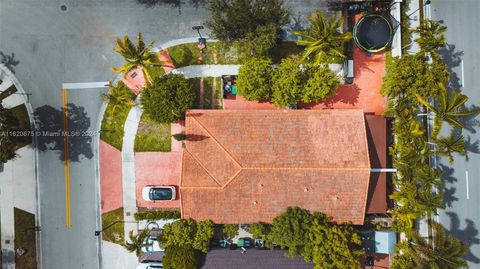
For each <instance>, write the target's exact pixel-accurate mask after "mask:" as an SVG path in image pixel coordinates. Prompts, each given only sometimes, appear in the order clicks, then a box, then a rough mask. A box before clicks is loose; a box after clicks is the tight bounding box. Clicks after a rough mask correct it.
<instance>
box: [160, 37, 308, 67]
mask: <svg viewBox="0 0 480 269" xmlns="http://www.w3.org/2000/svg"><path fill="white" fill-rule="evenodd" d="M303 49H304V47H302V46H298V45H297V44H296V43H295V42H292V41H288V42H282V43H280V44H278V45H277V46H275V47H274V48H273V49H271V52H270V57H271V58H272V61H273V63H275V64H277V63H280V61H281V59H283V58H287V57H289V56H291V55H298V54H300V53H301V52H302V51H303ZM168 52H169V54H170V57H171V58H172V60H173V63H174V65H175V68H180V67H184V66H189V65H198V64H215V59H214V54H215V52H216V54H217V64H240V61H239V59H238V55H237V51H236V49H235V47H234V46H226V45H225V44H223V43H221V42H207V47H206V48H205V49H204V50H203V54H202V62H198V58H199V49H198V47H197V43H187V44H181V45H177V46H173V47H170V48H168Z"/></svg>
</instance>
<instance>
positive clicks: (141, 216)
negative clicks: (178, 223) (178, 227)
mask: <svg viewBox="0 0 480 269" xmlns="http://www.w3.org/2000/svg"><path fill="white" fill-rule="evenodd" d="M134 217H135V220H136V221H140V220H147V221H152V220H165V219H179V218H180V211H173V210H164V211H144V212H136V213H135V215H134Z"/></svg>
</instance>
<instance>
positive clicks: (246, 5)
mask: <svg viewBox="0 0 480 269" xmlns="http://www.w3.org/2000/svg"><path fill="white" fill-rule="evenodd" d="M207 9H208V10H209V11H210V12H211V17H210V20H208V21H206V25H207V26H208V28H209V29H210V30H211V32H212V35H213V36H214V37H215V38H217V39H219V40H221V41H223V42H227V43H230V42H232V41H244V40H245V38H246V37H247V34H249V33H255V32H257V33H259V32H261V29H260V30H257V29H258V27H265V26H267V25H273V26H274V28H273V29H272V30H273V31H274V35H275V36H276V35H277V33H278V31H279V30H280V28H281V27H282V26H284V25H286V24H287V23H288V22H289V17H290V14H289V11H288V10H287V9H286V8H285V7H284V5H283V0H209V1H208V4H207Z"/></svg>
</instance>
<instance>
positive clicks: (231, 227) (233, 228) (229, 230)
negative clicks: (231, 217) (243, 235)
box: [222, 224, 238, 238]
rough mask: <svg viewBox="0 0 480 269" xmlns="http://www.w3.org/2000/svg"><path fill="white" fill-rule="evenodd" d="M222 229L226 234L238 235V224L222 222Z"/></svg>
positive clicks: (229, 235) (232, 236)
mask: <svg viewBox="0 0 480 269" xmlns="http://www.w3.org/2000/svg"><path fill="white" fill-rule="evenodd" d="M222 231H223V233H224V234H225V235H226V236H228V237H230V238H234V237H235V236H237V235H238V224H224V225H223V229H222Z"/></svg>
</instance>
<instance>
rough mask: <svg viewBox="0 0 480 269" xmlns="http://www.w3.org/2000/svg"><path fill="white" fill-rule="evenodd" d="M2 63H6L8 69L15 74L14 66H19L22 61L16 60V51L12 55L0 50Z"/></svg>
mask: <svg viewBox="0 0 480 269" xmlns="http://www.w3.org/2000/svg"><path fill="white" fill-rule="evenodd" d="M0 63H2V64H3V65H5V67H7V68H8V70H10V71H11V72H12V73H13V74H15V70H14V67H15V66H17V65H18V64H19V63H20V62H19V61H17V60H15V53H13V52H12V54H11V55H8V54H5V53H3V52H1V51H0Z"/></svg>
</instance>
